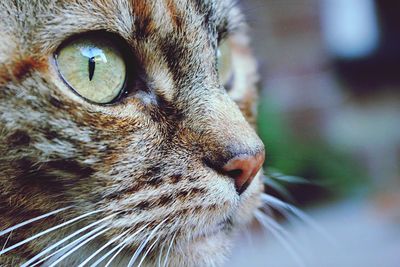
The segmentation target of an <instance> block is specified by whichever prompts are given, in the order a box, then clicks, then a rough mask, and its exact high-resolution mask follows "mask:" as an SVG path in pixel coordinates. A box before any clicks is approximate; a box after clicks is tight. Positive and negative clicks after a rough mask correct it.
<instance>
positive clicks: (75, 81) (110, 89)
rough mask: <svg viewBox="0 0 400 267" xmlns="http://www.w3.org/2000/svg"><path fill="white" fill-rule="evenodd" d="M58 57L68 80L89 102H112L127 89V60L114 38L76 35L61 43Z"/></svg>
mask: <svg viewBox="0 0 400 267" xmlns="http://www.w3.org/2000/svg"><path fill="white" fill-rule="evenodd" d="M55 58H56V65H57V68H58V71H59V73H60V75H61V77H62V79H63V80H64V82H65V83H66V84H67V85H68V86H69V87H71V88H72V89H73V90H74V91H75V92H76V93H77V94H79V95H80V96H82V97H83V98H85V99H86V100H88V101H89V102H93V103H97V104H108V103H111V102H113V101H115V100H116V99H118V98H119V96H120V95H121V94H122V93H123V92H124V89H125V85H126V78H127V75H126V64H125V60H124V57H123V53H122V52H121V50H120V49H119V47H118V46H117V45H116V44H115V42H113V40H112V38H105V37H99V36H81V37H78V38H74V39H73V40H70V41H67V42H66V44H64V45H62V46H61V48H60V49H59V50H58V52H57V53H56V56H55Z"/></svg>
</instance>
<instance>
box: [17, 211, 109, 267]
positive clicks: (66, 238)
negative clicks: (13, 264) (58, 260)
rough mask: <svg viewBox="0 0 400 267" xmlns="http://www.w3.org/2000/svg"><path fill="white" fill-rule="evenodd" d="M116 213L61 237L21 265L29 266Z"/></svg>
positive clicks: (23, 266) (22, 266)
mask: <svg viewBox="0 0 400 267" xmlns="http://www.w3.org/2000/svg"><path fill="white" fill-rule="evenodd" d="M116 215H117V214H112V215H110V216H107V217H105V218H103V219H101V220H98V221H96V222H94V223H91V224H89V225H87V226H85V227H83V228H82V229H79V230H78V231H76V232H74V233H72V234H70V235H69V236H67V237H65V238H63V239H61V240H60V241H58V242H56V243H55V244H53V245H51V246H50V247H48V248H46V249H45V250H43V251H42V252H40V253H39V254H37V255H36V256H34V257H33V258H31V259H30V260H29V261H27V262H25V263H24V264H23V265H21V267H28V266H29V265H30V264H32V263H34V262H35V261H36V260H38V259H39V258H40V257H42V256H44V255H46V253H48V252H50V251H52V250H53V249H55V248H57V247H58V246H59V245H61V244H63V243H65V242H66V241H68V240H69V239H71V238H73V237H75V236H77V235H78V234H80V233H82V232H84V231H86V230H87V229H90V228H92V227H93V226H96V225H98V224H100V223H102V222H104V221H106V220H108V219H110V218H112V217H114V216H116ZM77 240H79V239H77ZM77 240H75V241H77ZM75 241H74V242H75ZM71 244H74V243H71ZM71 244H70V245H71ZM67 247H68V246H66V247H62V248H61V249H59V250H57V251H55V252H54V253H52V254H51V255H49V256H48V257H46V258H44V259H43V260H41V261H39V262H37V263H36V264H35V265H37V264H38V263H41V262H42V261H45V260H46V259H48V258H50V257H51V256H53V255H55V254H57V253H58V252H60V251H62V250H64V249H65V248H67Z"/></svg>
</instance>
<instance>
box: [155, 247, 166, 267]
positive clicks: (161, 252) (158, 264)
mask: <svg viewBox="0 0 400 267" xmlns="http://www.w3.org/2000/svg"><path fill="white" fill-rule="evenodd" d="M164 247H165V242H163V243H162V245H161V248H160V254H159V255H158V261H157V267H161V257H162V254H163V252H164Z"/></svg>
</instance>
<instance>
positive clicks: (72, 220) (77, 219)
mask: <svg viewBox="0 0 400 267" xmlns="http://www.w3.org/2000/svg"><path fill="white" fill-rule="evenodd" d="M101 211H103V210H97V211H91V212H88V213H86V214H84V215H81V216H78V217H76V218H74V219H71V220H69V221H66V222H64V223H61V224H59V225H56V226H54V227H51V228H49V229H47V230H44V231H42V232H40V233H38V234H36V235H34V236H32V237H29V238H27V239H25V240H23V241H21V242H18V243H17V244H15V245H12V246H11V247H8V248H6V249H3V250H2V251H0V256H1V255H3V254H5V253H7V252H9V251H10V250H13V249H15V248H17V247H20V246H22V245H24V244H26V243H28V242H30V241H32V240H34V239H37V238H39V237H41V236H43V235H45V234H48V233H50V232H53V231H55V230H57V229H60V228H62V227H64V226H67V225H69V224H71V223H74V222H76V221H79V220H81V219H83V218H86V217H88V216H90V215H93V214H95V213H99V212H101Z"/></svg>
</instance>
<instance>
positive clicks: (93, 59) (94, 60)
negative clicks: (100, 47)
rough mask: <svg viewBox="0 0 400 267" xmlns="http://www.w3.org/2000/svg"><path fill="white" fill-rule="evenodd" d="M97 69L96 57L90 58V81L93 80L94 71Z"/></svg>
mask: <svg viewBox="0 0 400 267" xmlns="http://www.w3.org/2000/svg"><path fill="white" fill-rule="evenodd" d="M95 68H96V59H95V57H91V58H89V80H90V81H91V80H92V79H93V75H94V70H95Z"/></svg>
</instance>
